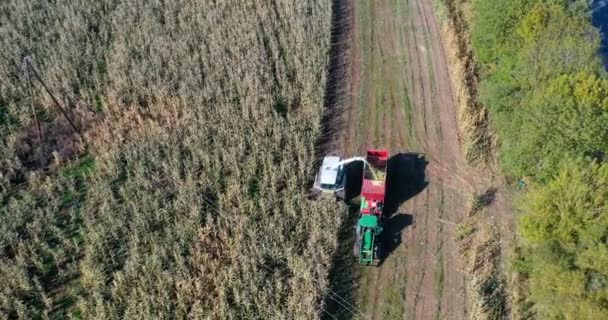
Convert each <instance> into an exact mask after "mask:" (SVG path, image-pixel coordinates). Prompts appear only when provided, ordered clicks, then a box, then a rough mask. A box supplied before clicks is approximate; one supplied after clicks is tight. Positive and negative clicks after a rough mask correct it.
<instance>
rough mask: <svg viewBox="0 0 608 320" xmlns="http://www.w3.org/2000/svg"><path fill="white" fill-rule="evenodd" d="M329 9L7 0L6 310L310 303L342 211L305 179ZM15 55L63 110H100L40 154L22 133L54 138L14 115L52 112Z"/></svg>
mask: <svg viewBox="0 0 608 320" xmlns="http://www.w3.org/2000/svg"><path fill="white" fill-rule="evenodd" d="M330 16H331V8H330V3H329V2H327V1H294V0H289V1H288V0H284V1H214V2H212V1H169V2H165V1H143V0H129V1H120V2H118V1H109V0H103V1H102V0H100V1H84V0H79V1H69V2H68V1H65V2H58V3H47V2H45V1H17V0H7V1H3V2H2V4H0V17H1V20H2V21H3V22H4V21H6V23H3V24H1V25H0V42H1V43H2V47H3V49H2V50H0V78H2V79H3V81H1V82H0V125H1V127H0V128H1V130H2V131H1V133H2V135H1V138H0V143H1V145H0V192H1V193H0V201H2V203H1V204H0V205H1V206H0V220H1V221H0V283H1V284H0V287H1V288H2V290H0V318H21V319H28V318H42V319H44V318H65V317H70V316H71V317H75V318H82V319H162V318H186V317H187V318H193V319H205V318H209V319H220V318H221V319H231V318H232V319H256V318H257V319H289V318H293V319H304V318H315V317H318V316H319V314H320V313H321V312H322V311H321V310H322V306H321V304H322V301H323V299H322V294H323V290H324V288H325V287H326V285H327V282H326V277H327V271H328V267H329V264H330V258H331V254H332V252H333V251H334V250H335V248H336V240H335V234H336V232H337V230H336V229H337V226H339V225H340V221H339V220H340V219H341V218H340V217H339V216H338V215H337V214H336V212H337V210H335V209H336V208H335V207H334V206H335V205H334V204H332V203H331V202H329V203H328V202H326V201H319V202H311V201H309V200H307V198H306V190H305V186H306V184H307V182H308V180H309V178H310V177H311V176H312V175H313V174H314V173H313V172H312V171H311V170H312V166H311V164H312V163H313V160H314V159H313V157H314V152H313V147H314V143H315V140H316V138H317V136H318V135H319V122H320V120H321V119H320V115H321V113H322V108H323V89H324V84H325V76H326V75H325V66H326V64H327V59H328V54H327V53H328V48H329V33H330ZM25 54H27V55H30V56H31V57H32V59H33V61H34V62H35V64H36V67H37V68H38V69H39V70H40V73H41V74H42V75H43V77H44V78H45V80H46V81H47V82H48V84H49V86H50V87H51V89H52V90H53V91H54V92H56V94H57V95H58V96H60V97H61V99H62V101H63V103H64V104H65V106H66V108H68V109H70V110H71V114H72V115H73V116H74V117H78V115H79V114H80V113H79V112H76V111H75V110H76V109H77V108H78V106H82V105H86V107H87V108H86V109H87V110H88V111H87V112H89V113H93V115H89V116H87V117H86V119H88V120H87V121H84V120H83V121H80V122H79V123H80V124H81V125H80V130H81V136H80V137H77V138H73V139H71V140H70V141H72V142H73V141H78V143H79V148H75V150H77V151H73V152H72V153H71V154H68V155H63V154H59V153H54V154H52V157H51V158H50V160H49V161H51V162H52V165H46V164H47V162H45V161H41V162H40V163H43V164H45V166H44V167H40V166H38V167H36V166H31V165H30V166H28V165H27V164H24V163H23V159H25V158H26V157H24V155H25V154H27V156H30V157H31V152H34V151H32V150H29V149H28V150H23V148H24V147H23V146H24V143H23V141H24V140H23V139H24V138H23V137H24V136H28V137H30V138H29V139H30V140H32V141H37V142H38V144H36V143H32V144H31V145H28V148H36V145H40V146H42V145H45V146H46V147H47V148H48V144H49V143H50V142H49V141H51V140H52V141H53V143H55V144H61V141H57V140H58V139H55V138H56V137H53V131H48V130H47V131H43V132H41V133H42V137H41V138H40V140H35V139H34V138H31V137H32V136H34V137H35V135H31V134H29V135H28V134H24V132H28V131H31V130H32V128H34V127H35V120H34V117H33V114H32V109H33V110H35V112H36V115H37V116H38V117H37V118H39V119H40V121H41V122H42V123H43V128H44V126H48V127H52V125H51V124H54V125H55V126H57V125H59V124H60V121H61V117H60V115H59V114H56V113H55V111H54V109H53V107H52V105H51V101H50V98H49V97H48V96H47V95H45V94H44V93H43V91H41V90H38V89H36V88H32V87H30V86H29V84H28V82H27V78H26V77H25V76H24V75H23V72H22V70H21V69H20V68H19V59H20V56H22V55H25ZM30 107H31V108H30ZM83 118H84V117H83ZM81 120H82V119H81ZM59 140H61V139H59ZM32 146H33V147H32ZM45 150H46V149H45ZM79 159H80V160H79ZM83 159H86V161H85V160H83Z"/></svg>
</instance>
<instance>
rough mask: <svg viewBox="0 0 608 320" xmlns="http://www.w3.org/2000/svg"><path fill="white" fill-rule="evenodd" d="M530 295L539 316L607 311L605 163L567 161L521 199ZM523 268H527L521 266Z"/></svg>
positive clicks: (582, 315) (598, 315)
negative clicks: (557, 173)
mask: <svg viewBox="0 0 608 320" xmlns="http://www.w3.org/2000/svg"><path fill="white" fill-rule="evenodd" d="M523 210H524V212H525V215H524V216H523V217H522V220H521V225H520V230H521V233H522V236H523V238H524V240H525V241H526V242H525V245H526V246H527V247H528V248H529V256H528V258H527V266H526V267H522V266H521V261H519V262H518V263H519V264H520V268H521V270H527V271H528V272H529V277H530V292H531V297H532V298H533V299H534V300H535V301H537V302H540V303H539V304H538V305H537V306H536V308H537V311H538V313H539V314H540V315H542V318H543V319H544V318H549V319H562V318H565V319H604V318H607V317H608V242H607V241H608V240H607V239H608V165H607V164H602V165H600V164H597V163H592V164H588V162H586V161H582V160H579V161H572V162H571V163H568V164H565V165H564V166H563V167H562V168H561V170H560V174H559V175H558V176H557V177H556V178H555V179H554V180H552V181H551V182H549V183H547V184H546V185H543V186H539V187H537V188H535V189H533V190H531V191H530V192H529V193H528V194H527V195H526V197H525V199H524V201H523ZM526 268H527V269H526Z"/></svg>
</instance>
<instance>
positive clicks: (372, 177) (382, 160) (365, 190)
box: [361, 150, 388, 218]
mask: <svg viewBox="0 0 608 320" xmlns="http://www.w3.org/2000/svg"><path fill="white" fill-rule="evenodd" d="M387 162H388V151H387V150H367V155H366V157H365V164H364V169H363V184H362V187H361V214H373V215H376V216H378V218H382V209H383V207H384V194H385V192H386V167H387Z"/></svg>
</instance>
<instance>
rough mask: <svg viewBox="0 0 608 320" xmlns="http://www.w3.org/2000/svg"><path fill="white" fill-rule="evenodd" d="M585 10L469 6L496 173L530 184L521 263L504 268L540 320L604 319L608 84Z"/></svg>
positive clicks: (510, 1)
mask: <svg viewBox="0 0 608 320" xmlns="http://www.w3.org/2000/svg"><path fill="white" fill-rule="evenodd" d="M587 6H588V3H587V1H582V0H555V1H552V0H507V1H487V0H475V1H473V12H474V21H473V24H472V25H473V27H472V43H473V46H474V51H475V53H476V55H477V56H478V57H479V59H480V62H481V67H482V79H481V83H480V98H481V100H482V101H483V103H484V104H485V105H486V106H487V107H488V108H489V110H490V111H491V115H492V120H493V124H494V127H495V128H496V131H497V133H498V136H499V139H500V159H501V162H502V167H503V169H504V171H505V173H506V174H507V175H510V176H512V177H514V178H517V179H519V178H520V177H522V176H526V177H528V180H529V181H531V182H532V184H533V185H536V187H535V188H533V189H532V190H531V191H529V192H528V194H527V195H526V196H525V199H524V201H523V202H524V204H523V207H524V215H523V217H522V220H521V224H520V226H519V229H520V231H521V234H522V236H523V238H524V240H525V241H524V244H522V246H523V247H521V248H519V249H518V250H520V251H522V252H525V254H517V255H516V258H515V259H514V260H513V263H512V265H513V267H514V269H515V270H516V271H517V272H518V273H519V274H520V275H524V276H523V277H522V278H524V279H527V280H526V281H528V283H529V291H530V294H531V296H530V298H531V300H532V301H533V302H534V307H533V309H534V310H535V312H536V313H537V314H538V315H539V316H540V318H542V319H603V318H607V317H608V300H607V298H608V273H607V270H606V267H605V266H606V265H607V264H606V262H607V260H606V259H607V256H608V253H606V252H608V251H607V249H608V247H607V242H606V239H607V238H608V222H607V220H606V219H607V218H606V217H608V212H606V211H607V209H606V208H607V202H606V201H607V200H606V199H608V194H607V193H606V192H607V190H608V185H607V183H608V180H607V179H608V176H607V173H608V165H606V164H601V161H604V159H605V156H606V152H608V99H607V97H608V80H606V79H605V78H603V77H602V75H603V74H605V73H604V72H603V71H602V66H601V63H600V59H599V58H598V57H597V52H598V48H599V37H598V33H597V31H596V30H595V29H594V28H593V27H592V26H591V23H590V19H589V16H588V7H587ZM572 159H579V160H576V161H573V160H572ZM524 300H525V299H524ZM528 302H529V301H525V304H526V305H525V306H523V308H524V309H525V310H528V311H526V312H525V313H526V314H528V312H529V310H530V305H529V304H528Z"/></svg>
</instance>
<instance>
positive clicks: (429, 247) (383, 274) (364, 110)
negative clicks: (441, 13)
mask: <svg viewBox="0 0 608 320" xmlns="http://www.w3.org/2000/svg"><path fill="white" fill-rule="evenodd" d="M352 1H353V2H351V3H350V5H353V6H354V7H353V8H351V9H352V10H351V15H352V22H351V23H352V28H351V30H352V31H351V32H352V34H351V36H350V40H349V41H350V47H349V50H350V52H349V54H348V56H349V57H350V68H349V69H348V71H349V72H348V74H349V79H348V82H349V85H348V88H349V89H350V95H349V99H348V101H346V102H345V107H344V119H343V122H344V124H345V125H344V126H343V129H342V137H341V140H340V141H341V145H340V146H339V148H340V149H341V151H342V153H344V155H345V156H352V155H361V154H364V152H365V150H366V149H367V148H387V149H388V150H389V151H390V152H391V154H392V155H396V156H395V157H394V159H393V168H391V164H390V163H389V176H390V175H391V174H392V175H393V176H395V173H396V172H399V174H397V175H398V176H399V178H393V179H396V180H393V181H389V188H391V187H392V188H393V189H395V188H398V189H402V190H401V191H402V192H401V191H400V192H397V193H398V194H397V195H391V197H392V199H391V201H392V202H393V203H394V204H395V205H394V208H393V209H392V210H390V211H392V212H390V213H389V214H391V217H390V219H389V221H388V223H387V229H388V230H387V235H388V236H389V237H388V239H389V243H388V250H389V251H390V252H389V256H388V257H387V259H386V260H385V261H384V262H383V264H382V265H381V266H380V267H379V268H372V267H358V266H354V269H355V271H354V275H349V279H359V280H358V282H357V283H356V284H354V285H352V290H353V291H354V293H353V294H352V295H349V296H348V298H349V299H351V301H352V302H353V306H352V307H350V308H348V309H353V310H355V309H358V310H360V313H356V312H355V313H353V312H351V311H349V310H346V311H344V310H342V312H339V311H340V310H338V309H340V307H337V308H334V311H336V312H335V315H336V316H337V317H338V318H364V319H466V318H468V316H467V307H466V305H467V304H466V303H465V301H466V297H467V291H466V281H467V277H466V275H465V274H464V273H463V272H462V271H461V270H460V268H459V267H458V263H457V260H458V253H457V243H456V240H455V229H456V228H455V227H456V224H457V223H459V222H461V221H462V219H463V217H464V215H465V212H466V210H467V206H468V204H469V199H470V195H471V194H472V193H473V192H474V191H475V189H476V183H475V181H477V179H476V178H475V177H479V176H480V173H479V172H476V171H475V170H474V169H471V168H469V167H468V166H467V164H466V162H465V160H464V158H463V156H462V154H461V151H460V147H459V140H458V133H457V123H456V107H455V105H454V99H453V97H452V90H451V86H450V79H449V76H448V74H449V73H448V69H447V63H446V58H445V55H444V48H443V45H442V43H441V38H440V32H439V26H438V23H437V20H436V17H435V15H434V12H433V8H432V0H403V1H395V0H352ZM417 154H419V155H417ZM387 201H388V200H387ZM337 272H339V271H336V273H337ZM342 272H344V271H342ZM350 287H351V286H349V288H350Z"/></svg>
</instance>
